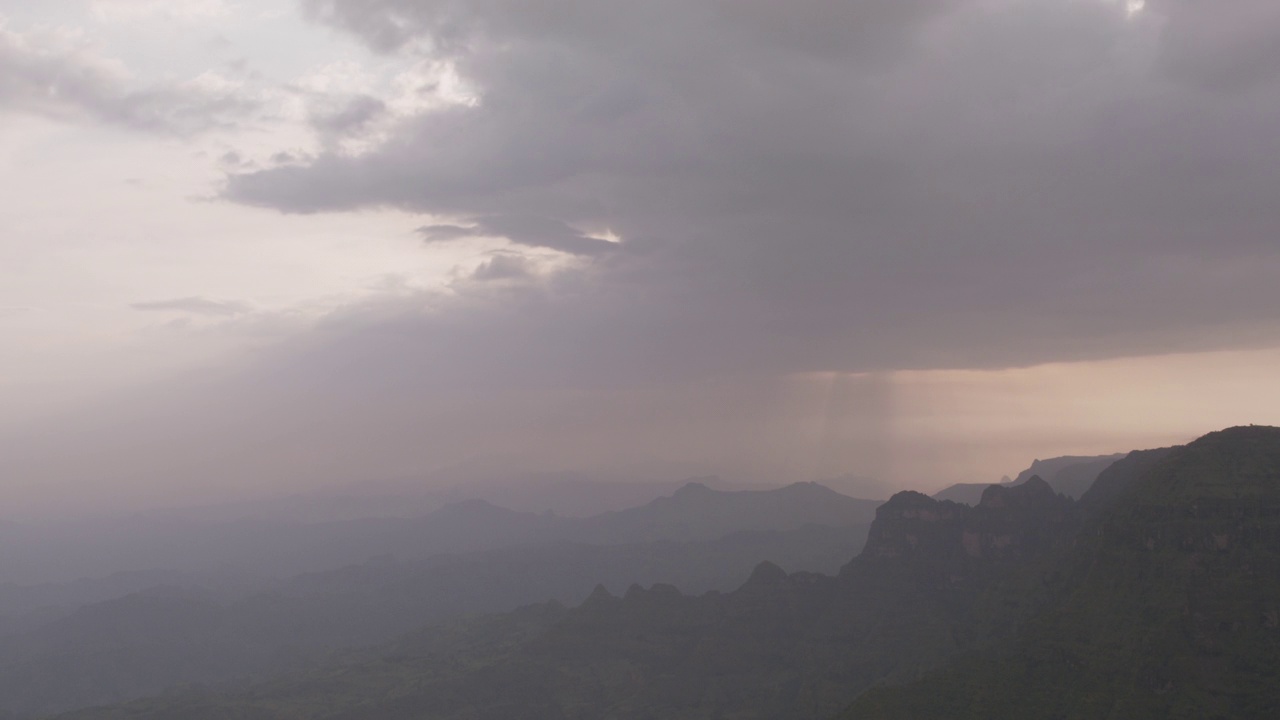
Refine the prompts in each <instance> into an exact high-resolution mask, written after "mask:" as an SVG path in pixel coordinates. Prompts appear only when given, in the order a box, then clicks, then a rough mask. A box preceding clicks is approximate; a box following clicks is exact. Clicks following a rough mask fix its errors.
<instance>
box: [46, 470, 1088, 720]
mask: <svg viewBox="0 0 1280 720" xmlns="http://www.w3.org/2000/svg"><path fill="white" fill-rule="evenodd" d="M1075 515H1076V513H1075V509H1074V504H1073V503H1072V502H1071V501H1069V500H1066V499H1064V498H1061V497H1058V496H1057V495H1055V494H1054V493H1053V492H1052V491H1051V490H1049V489H1048V487H1047V486H1046V485H1044V483H1042V482H1040V481H1038V480H1037V481H1034V482H1029V483H1027V484H1026V485H1024V486H1022V487H1017V488H1010V489H1003V490H998V491H996V492H993V493H992V494H991V495H990V497H989V498H986V499H984V502H983V503H982V504H981V505H980V506H979V507H976V508H971V507H968V506H964V505H958V504H955V503H941V502H938V501H935V500H932V499H930V498H928V497H925V496H923V495H919V494H917V493H901V494H899V495H897V496H895V497H894V498H893V499H891V500H890V501H889V502H888V503H886V504H885V505H883V506H882V507H881V508H880V509H879V510H878V511H877V514H876V520H875V523H874V524H873V526H872V530H871V534H870V538H869V540H868V543H867V547H866V550H865V551H864V552H863V553H861V555H859V556H858V557H857V558H856V559H855V560H854V561H852V562H850V563H849V564H848V565H846V566H845V567H844V568H843V569H842V570H841V571H840V573H839V575H838V576H837V577H830V576H825V575H819V574H814V573H792V574H787V573H786V572H785V571H783V570H782V569H781V568H779V567H778V566H776V565H774V564H771V563H767V564H762V565H760V566H759V567H757V568H756V570H755V571H754V572H753V573H752V575H751V577H750V578H749V579H748V580H747V582H746V583H745V584H743V585H742V586H741V587H739V588H738V589H737V590H735V591H733V592H731V593H708V594H705V595H702V596H697V597H693V596H688V595H684V594H682V593H681V592H680V591H679V590H677V589H676V588H675V587H673V586H671V585H668V584H658V585H654V586H652V587H651V588H649V589H647V590H646V589H642V588H641V587H640V586H638V585H637V586H632V587H631V588H630V589H628V590H627V591H626V593H625V594H623V595H622V596H621V597H618V596H615V595H613V594H611V593H609V592H608V591H607V590H606V589H605V588H603V587H602V588H598V589H597V590H596V591H595V592H594V593H593V594H592V595H591V596H590V597H589V598H588V599H587V601H586V602H585V603H583V604H582V605H581V606H580V607H578V608H576V609H574V610H571V611H567V612H565V613H563V615H562V616H557V617H556V619H555V620H554V621H551V622H548V623H547V625H546V626H545V627H544V628H542V629H541V630H539V631H537V632H535V633H533V635H532V636H531V637H528V638H526V639H524V640H522V641H521V642H518V643H506V642H497V641H496V640H495V638H494V637H493V636H492V635H490V634H489V633H488V632H479V633H476V634H474V644H468V643H467V642H466V641H465V640H464V641H462V645H463V647H462V648H461V649H460V648H459V647H458V646H457V645H456V644H454V645H449V646H448V649H445V648H444V647H443V646H442V645H441V644H440V643H441V642H442V641H440V640H438V637H439V636H438V634H436V633H427V634H425V635H419V636H416V637H413V638H408V639H406V640H403V641H401V642H398V643H395V644H393V645H391V646H389V647H387V648H384V649H383V650H382V651H381V652H380V653H378V654H376V655H375V656H374V657H372V658H370V657H368V656H362V657H360V658H354V659H353V660H352V661H350V662H346V663H336V664H335V665H333V666H332V667H331V668H330V669H327V670H321V671H315V672H309V673H301V674H297V675H293V676H287V677H282V678H280V679H278V680H275V681H271V682H268V683H265V684H262V685H258V686H255V687H254V688H252V689H251V690H249V691H247V692H243V693H241V692H237V691H224V692H204V693H191V694H185V695H180V696H177V697H166V698H163V699H159V700H150V701H141V702H138V703H133V704H129V705H126V706H123V707H121V708H119V709H117V710H99V711H86V712H83V713H78V714H75V715H73V716H71V717H77V718H117V717H118V718H123V717H129V718H136V719H139V720H140V719H143V718H167V717H177V716H182V717H203V716H208V717H252V718H290V717H307V718H357V717H378V718H388V719H389V718H417V717H433V718H464V717H465V718H495V719H496V718H511V717H522V718H529V719H536V718H548V719H550V718H582V719H583V720H586V719H587V718H603V717H610V718H648V717H664V718H666V717H673V718H718V717H743V718H747V717H761V718H766V717H784V716H785V717H791V718H815V719H816V718H823V717H828V716H830V715H831V714H833V713H835V712H837V711H839V710H840V708H842V707H843V706H844V705H846V704H847V703H848V702H849V701H851V700H852V699H853V698H854V697H856V695H857V694H858V692H860V691H861V690H862V689H863V688H865V687H867V686H869V685H871V684H872V683H874V682H876V681H877V680H880V679H882V678H885V677H907V678H909V677H914V676H915V675H916V674H917V673H918V672H919V671H920V669H922V668H933V667H937V666H939V665H940V664H941V663H943V662H944V661H945V660H946V659H947V658H949V657H951V656H953V655H954V654H955V653H957V652H961V651H964V650H965V649H967V648H969V647H972V646H974V645H975V644H978V643H982V642H985V641H986V638H987V636H989V635H993V634H997V633H1000V632H1005V631H1006V628H1003V627H998V625H999V624H998V623H987V624H986V625H985V626H984V630H983V631H982V632H981V633H975V632H964V631H961V630H962V627H961V626H962V623H963V621H964V619H965V618H966V617H968V616H969V615H971V614H973V613H975V612H983V611H981V610H980V608H983V607H986V606H988V605H990V604H991V602H992V601H991V600H990V599H989V598H988V597H987V594H986V592H985V588H986V587H987V585H988V583H989V582H991V579H992V578H995V577H1001V576H1004V575H1007V574H1009V573H1011V572H1014V571H1016V569H1017V568H1019V567H1021V566H1022V565H1023V564H1024V563H1026V562H1027V561H1028V560H1029V559H1032V558H1036V557H1040V556H1043V555H1045V554H1046V553H1052V552H1054V551H1055V550H1056V549H1057V548H1059V547H1061V546H1062V544H1063V543H1064V542H1065V541H1066V540H1068V539H1069V538H1070V537H1071V536H1072V529H1073V528H1074V527H1075V523H1076V517H1075ZM548 612H550V611H548ZM504 622H507V621H505V620H502V619H496V620H494V621H492V623H495V624H496V625H495V624H490V625H487V626H486V627H495V626H501V625H502V624H503V623H504ZM450 637H451V638H454V640H450V641H449V642H451V643H454V642H457V640H456V638H457V635H450ZM495 642H497V644H496V645H495V644H494V643H495ZM457 653H462V654H464V655H465V656H466V657H467V658H468V660H467V663H466V664H465V665H459V664H458V663H457V662H455V661H453V660H452V659H450V658H451V657H452V656H453V655H455V654H457Z"/></svg>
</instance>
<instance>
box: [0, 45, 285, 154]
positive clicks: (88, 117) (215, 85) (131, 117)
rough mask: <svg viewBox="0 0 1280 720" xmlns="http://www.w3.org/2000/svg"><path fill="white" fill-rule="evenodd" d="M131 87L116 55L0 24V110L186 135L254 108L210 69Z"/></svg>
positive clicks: (226, 124)
mask: <svg viewBox="0 0 1280 720" xmlns="http://www.w3.org/2000/svg"><path fill="white" fill-rule="evenodd" d="M133 85H134V83H133V82H132V80H131V78H130V76H129V73H128V72H127V70H126V69H125V68H124V66H123V65H122V64H121V63H120V62H119V61H116V60H113V59H110V58H106V57H103V56H101V55H98V54H97V53H95V52H94V51H93V49H92V47H91V46H90V45H89V44H88V43H87V42H86V41H85V40H84V39H83V37H82V36H80V35H79V34H77V33H75V32H71V31H66V30H36V31H31V32H28V33H18V32H13V31H10V30H7V29H5V28H4V27H3V26H2V25H0V112H2V111H9V112H22V113H28V114H35V115H42V116H45V117H52V118H57V119H60V120H69V121H93V122H100V123H105V124H108V125H115V126H120V127H125V128H128V129H131V130H139V131H146V132H160V133H165V134H178V135H186V134H191V133H197V132H202V131H206V130H210V129H213V128H219V127H229V126H233V125H235V124H236V123H238V122H240V121H242V120H243V119H244V118H245V117H247V116H249V115H251V114H253V113H254V112H255V111H257V110H258V109H259V108H260V102H259V101H258V100H257V99H256V98H254V97H253V96H252V94H250V93H247V92H245V90H244V88H243V87H242V86H241V85H240V84H239V83H237V82H234V81H232V80H229V79H227V78H225V77H223V76H221V75H219V74H217V73H213V72H208V73H204V74H202V75H200V76H198V77H196V78H193V79H190V80H186V81H179V82H165V83H160V84H155V85H151V86H148V87H140V88H139V87H134V86H133Z"/></svg>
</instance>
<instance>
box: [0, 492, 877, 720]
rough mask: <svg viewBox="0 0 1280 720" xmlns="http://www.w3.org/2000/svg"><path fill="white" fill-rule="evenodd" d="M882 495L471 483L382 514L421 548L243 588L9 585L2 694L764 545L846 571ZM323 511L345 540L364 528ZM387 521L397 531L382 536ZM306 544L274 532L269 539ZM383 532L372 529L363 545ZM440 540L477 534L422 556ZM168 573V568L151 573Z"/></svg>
mask: <svg viewBox="0 0 1280 720" xmlns="http://www.w3.org/2000/svg"><path fill="white" fill-rule="evenodd" d="M873 505H874V503H871V502H869V501H861V500H854V499H851V498H846V497H844V496H841V495H839V494H837V493H834V492H832V491H830V490H827V489H825V488H821V487H819V486H816V485H801V486H793V487H791V488H783V489H780V490H775V491H764V492H732V493H724V492H719V491H714V490H711V489H709V488H706V487H705V486H701V485H690V486H687V487H686V488H684V489H683V490H681V491H680V492H678V493H676V494H675V495H674V496H673V497H670V498H665V499H662V500H659V501H655V502H653V503H649V504H647V505H645V506H643V507H640V508H636V509H634V510H631V511H625V512H618V513H609V514H605V515H601V516H597V517H596V518H589V519H572V518H558V517H555V516H546V515H534V514H531V513H516V512H512V511H509V510H505V509H502V508H498V507H495V506H493V505H490V504H488V503H485V502H483V501H468V502H463V503H458V504H455V505H453V506H450V507H448V508H445V509H442V510H440V511H437V512H435V513H433V514H432V515H431V516H429V517H428V518H426V519H424V520H423V521H422V522H421V523H419V525H417V526H414V525H412V524H405V523H403V522H401V521H396V523H395V524H394V525H391V526H388V525H386V524H383V523H379V524H378V525H376V527H383V528H386V527H398V528H407V529H408V530H409V531H411V534H410V535H407V536H406V537H404V538H401V539H400V540H398V541H397V542H400V543H407V542H408V540H407V538H409V539H411V538H417V539H419V540H420V541H421V542H422V543H423V548H422V549H420V550H418V551H416V552H413V553H404V554H401V555H400V556H397V555H393V554H384V555H381V556H378V557H376V558H372V559H368V560H365V561H364V562H359V563H354V564H351V565H349V566H347V567H342V568H336V569H332V570H322V571H318V572H311V573H305V574H302V575H299V576H296V577H294V578H292V579H290V580H288V581H283V582H278V583H273V584H271V585H269V586H267V587H266V588H264V589H260V590H257V591H252V592H248V593H240V594H238V595H236V594H233V595H232V596H230V597H227V596H226V594H225V593H221V592H217V591H213V590H209V589H206V588H204V587H202V586H201V585H200V584H199V583H197V582H195V581H193V580H192V579H190V578H189V577H185V576H178V575H172V574H166V573H149V574H137V575H124V576H119V577H117V578H116V579H115V580H112V581H108V580H103V581H96V582H80V583H73V584H67V585H54V586H47V587H42V588H28V589H22V588H7V589H6V588H0V591H3V592H0V600H6V599H7V600H8V602H7V604H8V606H9V607H10V608H12V613H13V619H12V620H9V621H7V622H4V623H0V633H7V634H8V635H9V637H7V638H5V641H4V642H3V643H0V711H3V710H6V709H7V710H9V711H13V712H18V713H23V714H35V713H41V712H58V711H63V710H68V709H73V708H76V707H83V706H87V705H94V704H102V703H108V702H117V701H121V700H128V699H131V698H135V697H140V696H145V695H149V694H156V693H159V692H161V691H163V690H166V689H169V688H172V687H175V686H182V685H187V684H192V683H216V682H223V681H228V680H233V679H245V678H250V677H261V676H263V675H266V674H271V673H279V672H283V671H285V670H289V669H292V668H296V667H299V666H301V665H302V664H304V663H306V662H308V661H310V660H314V659H315V658H319V657H323V656H324V655H325V654H327V653H328V652H330V651H332V650H335V649H342V648H351V647H357V646H362V645H369V644H373V643H382V642H387V641H389V640H392V639H393V638H395V637H397V636H399V635H402V634H404V633H406V632H409V631H412V630H416V629H419V628H421V627H423V626H426V625H429V624H433V623H441V622H448V621H451V620H456V619H458V618H460V617H464V616H474V615H476V614H479V613H496V612H506V611H510V610H513V609H515V608H517V607H519V606H521V605H526V604H529V603H537V602H546V601H549V600H554V601H557V602H561V603H565V604H568V605H577V604H579V603H581V602H582V601H583V600H584V599H586V598H587V596H588V595H589V594H590V593H591V591H592V589H593V588H594V587H596V586H597V585H600V584H604V585H605V586H607V587H608V588H611V589H612V590H613V591H614V592H622V591H623V590H625V589H626V588H627V587H628V586H630V585H632V584H635V583H643V584H645V585H651V584H655V583H665V584H676V585H678V586H679V587H681V588H684V589H686V590H688V591H690V592H696V593H702V592H706V591H709V590H729V589H732V588H734V587H737V586H739V585H741V584H742V583H743V582H744V581H745V580H746V579H747V578H748V577H749V576H750V574H751V571H752V568H754V567H755V566H756V565H757V564H759V563H760V562H761V561H764V560H769V561H772V562H775V563H777V564H779V565H781V566H782V567H785V568H787V569H788V570H791V571H819V572H827V573H835V572H836V571H837V570H838V569H839V568H840V567H841V566H842V565H843V564H844V563H845V562H846V561H847V560H848V558H849V557H851V556H852V555H854V554H856V553H857V552H858V551H859V550H860V549H861V548H862V545H863V543H864V541H865V538H866V533H867V528H868V524H867V523H859V522H858V521H859V520H862V519H870V516H871V515H872V512H873V511H872V510H871V509H870V508H871V507H872V506H873ZM700 517H705V518H706V521H705V522H702V523H699V518H700ZM824 523H832V524H824ZM356 525H357V526H361V527H374V526H373V525H368V524H359V523H357V524H356ZM344 527H350V524H344ZM308 529H309V530H310V531H311V532H320V536H319V537H325V538H328V539H329V541H330V542H335V540H334V538H335V537H350V535H349V534H346V533H340V534H338V535H332V534H326V533H324V532H321V531H323V530H324V527H316V526H311V527H310V528H308ZM251 537H254V536H251ZM256 537H259V538H260V536H256ZM302 537H315V536H314V535H310V534H307V535H304V536H302ZM379 537H383V538H386V537H388V536H378V535H376V534H375V535H373V536H372V538H368V537H367V538H366V539H377V538H379ZM391 537H394V535H393V536H391ZM565 538H583V539H585V540H569V539H565ZM491 545H492V546H495V547H489V546H491ZM292 547H294V546H293V545H292V544H285V545H284V546H280V545H277V546H270V545H266V546H264V547H263V549H262V554H263V555H264V556H270V555H271V554H272V553H276V554H277V555H279V554H281V553H282V552H283V551H285V550H287V549H289V548H292ZM378 547H380V545H379V544H377V543H375V542H367V543H366V544H364V545H359V546H357V548H348V549H347V552H348V553H354V552H356V551H357V550H361V551H363V552H369V551H370V550H373V549H377V548H378ZM432 547H442V548H463V549H464V550H463V551H461V552H453V553H443V554H437V555H432V556H427V557H423V556H422V555H424V554H425V552H426V551H427V550H428V549H429V548H432ZM468 547H478V548H480V549H476V550H470V551H467V550H465V548H468ZM300 549H302V548H300ZM147 578H153V579H154V582H153V583H151V584H150V585H148V584H146V580H147ZM160 583H169V584H168V585H167V586H163V587H152V585H155V584H160ZM42 603H43V604H42Z"/></svg>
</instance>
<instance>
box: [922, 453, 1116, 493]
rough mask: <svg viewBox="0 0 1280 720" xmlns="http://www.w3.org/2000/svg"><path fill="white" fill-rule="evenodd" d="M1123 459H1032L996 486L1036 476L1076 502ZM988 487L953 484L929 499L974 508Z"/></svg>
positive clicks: (1092, 457) (1107, 457)
mask: <svg viewBox="0 0 1280 720" xmlns="http://www.w3.org/2000/svg"><path fill="white" fill-rule="evenodd" d="M1123 457H1124V455H1097V456H1076V455H1068V456H1064V457H1056V458H1049V459H1047V460H1036V461H1034V462H1032V463H1031V467H1029V468H1027V469H1026V470H1023V471H1022V472H1020V473H1018V476H1017V477H1015V478H1013V479H1012V480H1010V479H1009V478H1007V477H1006V478H1005V479H1004V481H1003V482H1001V483H999V484H1000V485H1002V486H1004V487H1013V486H1015V485H1021V484H1023V483H1025V482H1026V481H1028V480H1030V479H1031V478H1033V477H1038V478H1041V479H1043V480H1044V481H1045V482H1047V483H1049V487H1051V488H1053V490H1054V492H1056V493H1059V494H1061V495H1066V496H1067V497H1070V498H1076V499H1079V498H1081V497H1082V496H1084V494H1085V493H1086V492H1088V491H1089V488H1090V487H1092V486H1093V483H1094V481H1095V480H1097V479H1098V476H1099V475H1101V474H1102V471H1104V470H1106V469H1107V468H1109V467H1111V465H1112V464H1113V463H1115V462H1116V461H1117V460H1119V459H1121V458H1123ZM988 487H990V485H985V484H982V483H957V484H955V485H951V486H949V487H946V488H944V489H942V490H939V491H938V492H936V493H934V494H933V497H934V498H936V499H938V500H951V501H952V502H958V503H965V504H966V505H977V504H978V502H979V501H980V500H981V499H982V493H983V492H985V491H986V489H987V488H988Z"/></svg>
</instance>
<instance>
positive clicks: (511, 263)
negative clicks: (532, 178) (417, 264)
mask: <svg viewBox="0 0 1280 720" xmlns="http://www.w3.org/2000/svg"><path fill="white" fill-rule="evenodd" d="M532 274H533V264H532V263H530V262H529V260H528V259H527V258H525V257H523V256H520V255H512V254H509V253H501V254H498V255H494V256H493V257H492V258H490V259H488V260H486V261H485V262H483V263H481V264H480V266H479V267H477V268H476V270H475V272H474V273H472V276H471V277H472V279H474V280H480V281H483V282H493V281H500V280H520V279H524V278H527V277H529V276H530V275H532ZM2 312H3V309H0V313H2Z"/></svg>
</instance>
